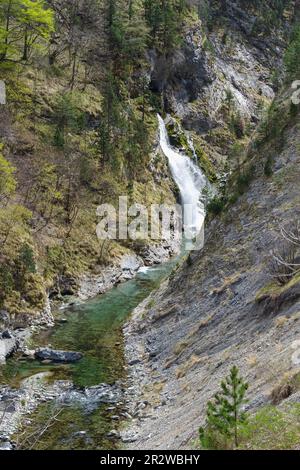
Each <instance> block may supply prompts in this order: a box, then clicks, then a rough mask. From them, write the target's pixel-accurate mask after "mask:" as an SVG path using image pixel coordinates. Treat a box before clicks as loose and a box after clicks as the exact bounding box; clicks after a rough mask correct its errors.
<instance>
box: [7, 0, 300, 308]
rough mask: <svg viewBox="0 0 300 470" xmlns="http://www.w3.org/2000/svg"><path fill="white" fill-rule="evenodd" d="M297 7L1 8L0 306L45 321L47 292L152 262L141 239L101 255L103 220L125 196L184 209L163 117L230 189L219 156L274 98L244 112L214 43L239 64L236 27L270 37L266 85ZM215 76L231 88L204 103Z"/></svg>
mask: <svg viewBox="0 0 300 470" xmlns="http://www.w3.org/2000/svg"><path fill="white" fill-rule="evenodd" d="M294 8H295V2H281V1H276V2H273V1H269V2H243V1H240V2H237V3H234V2H221V4H220V2H214V1H185V0H167V1H159V0H155V1H147V0H145V1H143V0H133V1H130V2H125V1H122V0H88V1H80V0H76V1H73V2H67V1H64V0H49V1H45V0H36V1H34V0H3V1H2V2H1V6H0V19H1V23H0V25H1V26H0V28H1V29H0V72H1V77H0V78H1V79H2V80H4V82H5V84H6V89H7V104H6V105H5V106H3V105H2V106H1V108H0V112H1V129H0V132H1V185H0V188H1V214H0V221H1V222H0V233H1V269H0V279H1V295H0V302H1V307H2V309H4V310H7V311H9V313H12V314H17V313H32V312H35V311H36V312H38V311H40V310H41V309H42V308H43V306H44V305H45V298H46V295H47V292H49V291H50V295H52V296H54V297H55V296H57V295H58V296H60V293H61V292H66V293H69V294H70V293H76V291H77V290H78V279H79V278H80V276H81V275H82V274H83V273H85V272H91V271H96V273H97V272H99V271H100V272H101V269H103V266H105V265H107V264H110V263H112V262H114V260H119V259H120V258H121V257H122V256H123V255H124V254H125V253H127V252H128V250H132V249H133V250H135V251H136V252H137V253H143V252H144V247H145V245H147V243H146V242H144V243H143V242H142V241H140V242H139V243H135V244H134V243H131V242H130V243H129V242H124V243H123V242H122V244H120V243H115V242H111V243H110V244H109V245H106V246H99V242H98V240H97V238H96V234H95V226H96V222H97V219H96V215H95V210H96V207H97V205H99V204H100V203H103V202H114V203H116V202H117V197H118V196H119V195H121V194H127V195H129V196H130V198H131V200H132V201H134V202H143V203H146V204H147V205H148V204H150V203H151V202H157V203H160V202H161V201H164V202H165V203H167V202H171V201H174V200H175V199H174V192H175V193H176V191H175V188H174V185H173V183H172V182H171V181H170V179H169V176H168V170H167V167H166V163H165V159H164V158H163V157H162V156H161V155H160V154H159V153H157V152H154V149H155V146H156V143H157V120H156V113H157V112H161V113H163V112H164V111H166V112H169V113H171V114H172V115H173V116H174V117H175V121H174V122H173V124H172V126H171V128H170V132H171V134H172V132H173V134H174V139H175V140H174V141H175V143H176V142H177V144H178V143H179V144H180V145H181V146H185V147H187V144H186V136H185V135H184V134H183V132H182V130H181V126H180V122H181V123H183V125H184V127H185V128H186V129H188V130H189V131H190V132H192V133H194V135H193V137H194V146H195V148H196V151H197V155H198V158H199V165H200V166H201V167H202V169H203V170H204V171H205V173H206V174H207V176H208V178H209V179H210V180H211V181H214V182H216V181H217V180H218V179H219V180H220V181H221V184H222V181H223V174H226V173H227V172H228V167H226V165H225V160H226V158H225V159H224V154H226V155H228V154H232V155H233V158H235V157H234V155H235V154H239V153H240V152H241V147H243V145H245V142H247V138H248V137H247V136H249V135H251V132H252V130H253V128H255V123H256V121H257V119H259V116H260V113H261V110H262V109H263V108H264V106H266V105H268V103H269V102H270V99H272V92H271V91H270V89H269V90H268V89H263V88H262V90H261V91H259V90H257V91H255V92H254V90H253V88H252V85H250V87H251V88H252V91H251V90H248V91H246V93H248V98H249V94H250V95H251V94H255V96H252V97H251V96H250V99H251V100H252V102H253V103H252V104H251V107H253V105H254V108H253V109H252V110H251V111H250V114H249V109H247V108H248V105H247V103H245V102H243V101H242V100H240V98H239V97H238V96H237V97H236V96H235V95H234V93H232V91H231V90H230V87H227V83H226V81H227V80H228V75H229V76H231V72H230V71H229V72H228V71H223V79H222V77H216V66H218V60H217V58H216V53H217V56H218V55H219V52H218V49H219V47H220V46H219V45H220V44H223V46H222V48H223V49H227V53H228V54H231V53H230V50H231V49H232V47H233V43H232V41H234V36H232V32H230V31H232V28H233V30H235V29H236V30H242V32H243V33H245V32H246V33H245V34H246V36H247V39H246V41H249V40H250V41H256V42H257V43H259V42H260V43H262V42H263V41H264V38H269V39H268V41H270V46H269V47H270V51H271V53H270V54H269V57H268V58H266V56H263V58H262V59H261V57H259V50H260V45H259V44H257V47H258V55H257V61H258V63H259V66H258V75H259V73H266V69H267V73H268V74H269V77H270V80H271V78H272V73H273V72H274V71H273V70H272V67H273V64H274V60H275V59H276V54H277V53H278V50H279V49H278V48H281V47H283V44H284V41H285V40H286V38H287V37H288V34H289V33H288V31H289V29H288V28H287V22H288V21H290V20H291V18H292V17H293V14H294ZM251 15H253V16H251ZM277 30H278V31H280V34H279V35H275V31H277ZM251 38H252V39H251ZM254 38H256V39H254ZM270 38H271V39H270ZM199 41H200V43H199ZM276 42H277V43H278V44H277V45H276ZM199 44H201V46H200V48H201V49H200V51H197V47H199ZM276 48H277V52H276ZM214 49H216V50H214ZM232 51H233V49H232ZM203 64H204V65H203ZM219 65H220V64H219ZM190 66H191V67H190ZM274 73H275V72H274ZM217 75H219V72H218V73H217ZM216 78H217V80H216ZM219 78H220V85H221V86H222V88H223V90H222V91H221V92H220V90H218V87H216V92H215V93H211V91H209V93H208V94H207V93H206V96H204V95H203V90H204V91H205V90H209V89H210V88H212V87H211V85H212V84H213V82H215V83H217V82H218V80H219ZM275 78H276V80H280V77H279V78H278V77H277V76H276V77H275ZM230 79H231V81H232V80H234V79H233V78H232V77H231V78H230ZM261 79H262V80H264V78H262V77H261ZM238 88H239V85H237V88H236V90H238ZM235 98H237V100H235ZM216 99H217V101H216ZM212 113H213V114H214V115H212ZM233 165H234V166H235V165H236V162H234V163H233ZM145 188H146V190H145ZM133 245H135V246H133ZM101 267H102V268H101Z"/></svg>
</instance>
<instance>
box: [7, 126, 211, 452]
mask: <svg viewBox="0 0 300 470" xmlns="http://www.w3.org/2000/svg"><path fill="white" fill-rule="evenodd" d="M159 124H160V137H161V147H162V149H163V151H164V153H165V155H166V156H167V157H168V159H169V164H170V167H171V171H172V175H173V177H174V179H175V181H176V182H177V184H178V187H179V189H180V192H181V196H182V202H185V203H193V204H195V207H196V208H197V210H196V219H195V220H193V228H195V226H197V228H198V229H200V225H201V226H202V224H203V220H204V215H203V207H202V204H201V203H200V202H199V200H200V196H201V191H202V189H203V187H204V186H205V181H204V180H205V178H204V176H203V174H202V173H201V171H200V170H199V168H198V167H196V165H194V164H193V163H191V160H190V159H189V158H188V157H186V156H184V155H182V154H180V153H178V152H176V151H175V150H174V149H172V148H171V147H170V145H169V143H168V140H167V132H166V130H165V126H164V123H163V121H162V119H161V118H160V117H159ZM183 256H184V251H182V252H181V253H180V254H179V255H178V256H176V257H174V258H172V259H171V260H169V261H168V262H166V263H164V264H161V265H158V266H155V267H149V268H142V269H141V270H140V271H139V272H138V274H137V276H136V277H135V278H134V279H133V280H130V281H127V282H125V283H123V284H120V285H118V286H116V287H114V288H113V289H111V290H110V291H108V292H107V293H105V294H103V295H101V296H99V297H97V298H95V299H93V300H90V301H86V302H84V303H82V304H78V305H74V306H72V307H68V308H67V309H64V310H60V311H58V312H57V313H56V315H55V318H56V324H55V326H54V327H53V328H51V329H48V330H45V331H42V332H40V333H39V334H38V335H37V336H35V337H33V338H32V340H31V343H32V344H30V347H31V348H33V349H34V348H35V347H38V346H48V345H51V348H53V349H59V350H67V351H68V350H71V351H78V352H81V353H83V358H82V359H81V360H80V361H79V362H77V363H75V364H68V365H65V364H64V365H62V364H53V363H45V362H44V363H41V362H39V361H36V360H33V359H32V358H27V359H26V358H23V357H18V356H14V357H12V358H10V359H8V361H7V364H6V365H5V366H4V367H2V368H1V371H0V381H1V382H2V383H4V384H6V385H9V386H10V387H15V388H18V387H19V386H20V384H21V383H22V381H23V380H24V379H26V378H28V377H32V376H34V375H35V374H39V373H45V372H48V373H49V375H48V378H47V380H48V382H49V384H51V383H52V384H53V383H56V382H57V381H70V382H72V383H73V384H74V386H75V387H76V389H77V390H78V391H79V392H80V391H82V390H85V388H86V387H93V386H96V385H99V384H101V383H105V384H108V385H114V384H116V383H117V386H118V387H120V388H122V387H126V375H127V374H126V364H125V359H124V338H123V334H122V328H123V326H124V322H125V321H126V319H128V317H129V315H130V314H131V312H132V311H133V310H134V309H135V307H137V306H138V305H139V304H140V303H141V302H142V301H143V300H144V299H145V298H146V297H148V296H149V294H150V293H151V292H152V291H153V290H154V289H157V288H158V287H159V286H160V284H161V283H162V281H163V280H164V279H165V278H167V277H168V276H169V275H170V273H171V272H172V270H173V269H174V268H175V266H176V265H177V264H178V263H180V262H181V260H182V259H183ZM76 389H75V390H76ZM75 393H76V391H75ZM80 393H81V392H80ZM56 411H57V413H56ZM56 414H57V416H56ZM53 417H54V418H53ZM125 419H126V407H125V405H124V403H123V401H122V398H119V399H118V400H117V401H113V402H112V404H109V402H106V403H102V404H101V403H100V404H99V403H97V404H96V406H86V403H83V402H80V400H77V401H76V400H74V401H70V402H68V403H63V405H62V404H60V405H59V407H58V405H57V400H47V399H45V403H42V404H39V405H38V407H37V409H36V410H35V411H34V412H33V413H32V414H31V415H30V416H29V418H28V419H27V420H25V426H23V429H22V438H21V439H19V441H18V448H21V449H22V448H24V449H25V448H33V449H38V450H46V449H47V450H56V449H61V450H64V449H105V450H110V449H115V448H118V447H119V445H120V444H119V441H118V439H116V438H115V434H113V433H112V432H111V431H114V432H115V433H116V430H117V429H118V428H119V427H120V425H122V422H123V421H124V420H125ZM49 420H51V424H50V425H49V427H48V428H47V429H45V430H44V431H43V433H42V435H41V436H39V438H38V439H35V438H33V436H36V435H37V431H36V429H38V428H37V426H43V423H47V422H48V421H49ZM49 422H50V421H49Z"/></svg>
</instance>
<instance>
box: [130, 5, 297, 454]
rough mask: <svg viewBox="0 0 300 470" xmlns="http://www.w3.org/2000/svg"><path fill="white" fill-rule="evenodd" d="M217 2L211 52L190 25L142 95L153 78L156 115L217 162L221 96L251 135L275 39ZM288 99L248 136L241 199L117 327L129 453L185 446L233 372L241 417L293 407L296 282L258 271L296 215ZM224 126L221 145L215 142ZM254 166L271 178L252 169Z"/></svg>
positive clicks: (277, 52)
mask: <svg viewBox="0 0 300 470" xmlns="http://www.w3.org/2000/svg"><path fill="white" fill-rule="evenodd" d="M223 3H224V2H223ZM225 3H226V4H229V3H230V4H231V6H232V8H230V9H228V10H227V12H226V17H227V18H228V19H229V21H230V24H231V26H232V28H230V30H229V32H228V31H227V36H226V38H227V39H226V41H224V38H223V39H222V37H221V33H220V31H219V32H214V33H212V34H209V35H208V38H209V39H208V40H209V41H210V44H211V49H210V50H209V51H208V50H204V48H203V33H202V32H201V27H200V28H197V27H195V28H192V29H190V30H189V31H188V33H187V35H186V40H185V43H184V45H183V47H182V49H181V51H179V52H178V53H177V55H176V56H175V57H173V58H172V59H170V60H171V62H170V66H169V67H167V69H168V70H171V71H172V72H171V73H169V74H168V76H167V77H166V76H165V75H164V78H162V75H163V71H162V67H161V65H160V62H159V61H156V62H155V67H154V73H153V86H155V87H159V86H161V84H162V82H163V81H164V86H165V103H166V108H167V109H168V110H169V111H172V112H173V113H175V114H176V115H177V116H178V117H179V118H180V120H181V122H182V124H183V126H184V127H185V128H186V129H190V130H192V132H193V134H192V135H193V136H197V135H198V136H200V137H201V142H202V145H204V148H205V149H206V150H208V152H209V155H210V157H211V158H212V159H215V160H216V161H219V162H220V160H222V157H224V155H226V145H228V135H229V127H228V120H227V118H226V113H225V114H224V109H223V111H222V103H223V104H224V99H226V97H225V95H226V90H230V92H231V93H230V96H231V97H232V99H233V101H234V108H235V110H236V111H237V112H239V113H241V114H242V115H243V116H244V117H246V119H248V121H249V123H250V125H251V126H252V127H253V129H254V128H255V127H256V126H257V121H258V120H259V116H260V111H259V110H260V109H261V100H263V101H264V102H265V103H267V102H268V101H269V100H271V99H272V98H273V96H274V92H275V90H276V87H274V83H273V84H272V83H271V80H270V77H271V74H272V71H273V69H274V67H278V66H279V67H280V63H281V57H282V51H283V48H284V42H283V40H281V33H279V34H278V35H277V37H275V35H272V34H271V35H269V36H268V37H267V38H266V37H265V36H264V37H263V36H262V35H258V37H257V36H256V35H255V34H252V33H251V31H252V29H251V27H250V26H251V25H252V26H253V24H255V23H256V22H257V20H255V21H253V18H251V17H249V16H248V13H247V12H246V9H241V8H242V4H244V3H245V2H225ZM248 3H251V2H248ZM282 31H283V30H281V32H282ZM228 37H229V38H230V39H228ZM282 38H283V36H282ZM227 41H228V42H227ZM224 97H225V98H224ZM290 102H291V91H290V90H288V92H287V93H286V94H285V95H283V96H281V97H280V99H279V100H278V102H277V105H276V106H278V109H277V115H278V116H280V119H281V120H282V121H283V122H284V123H285V124H284V126H283V127H284V128H285V130H284V131H283V134H282V135H281V133H280V132H279V130H278V131H276V129H275V131H274V132H270V133H268V135H269V137H268V138H266V139H265V141H264V143H263V144H262V145H261V144H260V145H259V147H258V149H257V145H256V143H255V142H256V137H255V135H254V140H252V142H251V140H250V148H251V149H252V150H251V151H250V152H248V153H247V155H248V156H247V159H248V162H247V164H249V165H250V166H251V167H252V171H253V174H252V178H253V179H252V182H251V184H250V187H249V189H248V191H247V192H246V193H245V194H243V195H242V196H241V197H240V198H239V199H238V201H237V202H235V203H234V204H233V205H232V206H231V207H230V208H229V209H228V211H227V212H226V213H225V214H224V215H223V216H221V217H217V218H216V219H214V220H213V221H210V223H209V224H208V225H207V228H206V244H205V248H204V250H203V251H202V252H197V253H194V254H193V255H192V256H191V257H190V258H189V260H188V262H187V263H185V265H184V266H183V267H182V268H180V269H179V270H178V271H177V272H175V273H174V275H173V276H172V277H171V279H169V280H168V281H166V283H165V285H163V286H162V287H161V289H160V291H159V292H157V293H155V294H153V295H152V296H151V298H150V299H147V300H146V301H145V302H144V303H143V304H142V305H141V306H140V307H139V308H138V309H137V310H136V311H135V312H134V315H133V318H132V321H131V322H130V324H128V325H127V326H126V328H125V335H126V338H127V356H128V358H129V359H132V358H135V361H134V362H133V363H132V366H131V367H130V378H131V381H132V383H133V385H134V386H135V387H137V390H138V391H137V392H132V395H133V396H134V399H135V400H138V401H139V402H142V403H143V407H142V408H144V409H141V408H140V409H139V410H138V412H137V413H136V414H135V418H134V420H133V424H132V427H131V431H132V434H133V439H134V440H135V443H134V448H135V449H136V448H141V449H166V448H170V449H184V448H193V447H194V446H195V445H196V444H195V442H194V441H195V439H196V438H197V431H198V428H199V426H200V424H203V420H204V416H205V409H206V404H207V401H208V400H209V399H211V397H212V396H213V394H214V393H215V392H216V391H217V389H218V387H219V383H220V381H221V379H222V378H224V376H225V375H227V374H228V372H229V369H230V367H232V365H233V364H235V365H237V366H238V367H239V368H240V370H241V373H242V375H243V376H244V377H245V378H246V380H247V381H248V382H249V384H250V389H249V398H250V402H249V405H248V409H249V410H250V411H251V412H253V411H255V410H257V409H258V408H260V407H262V406H264V405H266V404H272V403H273V404H274V403H276V404H278V403H279V402H284V400H285V399H288V401H289V402H293V401H295V402H297V401H298V400H299V393H298V390H299V388H298V386H294V385H293V386H290V385H289V384H290V382H291V381H293V380H294V378H295V377H298V374H299V361H298V359H297V357H298V356H297V341H299V339H300V323H299V318H300V315H299V310H300V279H299V276H298V277H297V276H296V277H295V278H293V280H292V281H291V282H289V283H286V284H285V285H284V286H280V285H279V284H278V283H276V280H274V277H272V273H271V270H270V253H271V251H272V250H274V249H276V247H277V246H278V243H279V244H280V243H281V242H282V239H281V236H280V233H279V232H280V227H287V226H289V225H290V224H291V223H292V222H293V221H295V220H299V214H300V191H299V176H300V154H299V144H298V142H299V138H300V133H299V122H300V121H299V114H298V115H297V114H296V113H295V114H294V116H292V117H291V116H290V114H289V109H290ZM268 126H269V128H271V127H272V126H273V123H271V122H269V123H268ZM224 129H227V130H226V131H225V134H226V133H227V134H226V135H227V140H226V138H224V135H223V138H222V139H220V138H217V137H216V136H217V135H218V136H220V131H221V130H222V131H224ZM273 130H274V129H273ZM271 134H272V135H273V138H270V135H271ZM279 135H280V139H279V140H280V142H279V143H278V136H279ZM226 142H227V144H226ZM253 149H255V150H253ZM227 150H228V147H227ZM218 155H219V158H218ZM220 156H221V158H220ZM266 159H269V160H270V161H272V167H273V173H272V176H270V174H268V176H266V172H264V168H265V163H266ZM296 382H297V381H296ZM278 394H279V398H278ZM135 411H136V410H135Z"/></svg>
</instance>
